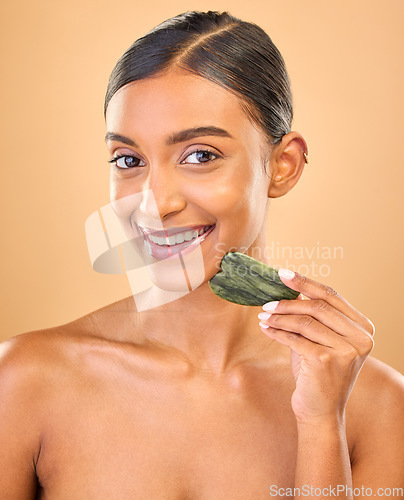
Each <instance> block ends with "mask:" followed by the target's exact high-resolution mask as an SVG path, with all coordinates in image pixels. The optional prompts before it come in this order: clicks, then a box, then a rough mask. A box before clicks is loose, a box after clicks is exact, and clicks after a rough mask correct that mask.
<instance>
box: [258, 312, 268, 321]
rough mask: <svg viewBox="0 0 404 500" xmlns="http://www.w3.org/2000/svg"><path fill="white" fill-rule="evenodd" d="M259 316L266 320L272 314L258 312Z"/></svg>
mask: <svg viewBox="0 0 404 500" xmlns="http://www.w3.org/2000/svg"><path fill="white" fill-rule="evenodd" d="M258 317H259V319H263V320H264V321H265V320H267V319H268V318H270V317H271V315H270V314H268V313H259V314H258Z"/></svg>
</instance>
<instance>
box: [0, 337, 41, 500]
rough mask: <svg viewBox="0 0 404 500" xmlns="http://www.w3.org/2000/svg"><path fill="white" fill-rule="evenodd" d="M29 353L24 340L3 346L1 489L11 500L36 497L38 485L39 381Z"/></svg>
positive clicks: (0, 358)
mask: <svg viewBox="0 0 404 500" xmlns="http://www.w3.org/2000/svg"><path fill="white" fill-rule="evenodd" d="M27 354H28V353H27V352H26V346H25V345H24V341H23V340H20V339H11V340H9V341H6V342H4V343H2V344H1V345H0V492H2V494H6V495H7V496H6V497H3V498H7V499H9V500H14V499H15V500H17V499H24V500H27V499H29V498H35V493H36V487H37V479H36V474H35V463H36V460H37V458H38V455H39V450H40V434H39V418H38V417H39V411H38V410H39V405H38V396H39V395H38V391H37V387H36V386H37V382H38V380H37V367H36V366H35V363H32V362H30V359H29V356H27ZM27 358H28V359H27Z"/></svg>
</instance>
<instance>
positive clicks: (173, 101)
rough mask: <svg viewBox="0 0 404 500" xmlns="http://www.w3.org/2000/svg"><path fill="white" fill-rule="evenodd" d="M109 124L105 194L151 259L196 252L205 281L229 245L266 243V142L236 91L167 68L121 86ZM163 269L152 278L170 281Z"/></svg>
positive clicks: (166, 285)
mask: <svg viewBox="0 0 404 500" xmlns="http://www.w3.org/2000/svg"><path fill="white" fill-rule="evenodd" d="M106 124H107V131H108V132H107V145H108V150H109V152H110V155H111V159H114V158H115V159H116V158H119V159H118V160H116V162H114V163H112V164H111V201H112V202H113V203H114V202H115V206H116V207H118V208H117V212H119V214H118V215H119V217H120V218H121V220H122V221H124V223H125V224H126V228H127V229H128V228H130V229H129V230H130V231H131V232H132V234H133V236H135V237H136V236H141V239H140V241H141V243H140V245H141V246H142V252H144V255H147V258H148V261H149V262H153V263H158V262H159V261H160V264H162V265H166V264H168V262H169V261H172V262H174V260H176V261H177V263H178V261H179V259H178V256H179V254H180V255H181V257H184V258H187V256H188V257H189V256H191V255H192V253H193V251H198V252H201V255H202V257H203V266H204V277H203V278H204V281H205V282H206V281H207V280H209V279H210V278H211V277H212V276H213V275H214V274H216V273H217V271H218V269H219V266H220V261H221V259H222V257H223V255H224V254H225V253H226V252H228V251H236V250H240V249H243V250H245V248H248V250H247V252H246V253H247V254H249V255H253V252H254V250H253V249H254V247H256V246H262V245H265V218H266V211H267V210H266V209H267V204H268V187H269V183H270V179H269V177H268V175H266V174H265V172H264V169H263V159H262V158H263V154H264V151H265V148H268V144H269V141H268V139H267V138H266V137H265V136H264V134H263V132H261V131H260V130H259V129H258V128H257V127H256V126H255V125H253V124H252V122H251V121H250V120H249V118H248V117H247V116H246V114H245V112H243V110H242V108H241V106H240V100H239V99H238V98H237V97H236V96H235V95H233V94H232V93H230V92H229V91H227V90H225V89H223V88H222V87H220V86H218V85H216V84H214V83H212V82H210V81H208V80H206V79H203V78H201V77H198V76H194V75H192V74H191V73H189V72H185V71H179V70H171V71H169V72H168V73H166V74H165V75H163V76H158V77H155V78H147V79H144V80H140V81H136V82H131V83H129V84H127V85H125V86H124V87H122V88H121V89H120V90H119V91H118V92H116V93H115V95H114V96H113V97H112V99H111V101H110V103H109V105H108V109H107V113H106ZM135 199H136V200H137V201H136V202H135V203H132V202H128V203H125V200H135ZM120 200H122V201H120ZM153 232H154V234H153ZM202 233H204V234H202ZM195 237H196V238H195ZM138 241H139V239H138ZM167 243H168V244H167ZM138 244H139V243H138ZM180 252H181V253H180ZM167 257H170V258H169V259H167ZM160 269H161V270H163V267H160ZM164 269H165V271H166V272H159V276H158V277H156V276H155V277H154V278H155V279H156V280H157V281H158V282H159V283H160V285H161V287H162V288H165V289H170V287H174V288H175V286H176V285H175V281H176V280H175V276H174V275H173V273H172V272H170V270H169V267H168V266H167V265H166V267H165V268H164ZM153 281H154V279H153Z"/></svg>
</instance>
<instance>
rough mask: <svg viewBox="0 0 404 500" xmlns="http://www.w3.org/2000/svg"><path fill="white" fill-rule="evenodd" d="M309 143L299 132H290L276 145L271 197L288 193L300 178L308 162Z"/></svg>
mask: <svg viewBox="0 0 404 500" xmlns="http://www.w3.org/2000/svg"><path fill="white" fill-rule="evenodd" d="M307 155H308V150H307V144H306V141H305V140H304V138H303V137H302V135H300V134H299V133H298V132H289V133H288V134H286V135H284V136H283V138H282V141H281V142H280V143H279V144H278V145H276V146H275V147H274V149H273V150H272V154H271V158H270V172H271V182H270V184H269V188H268V197H269V198H279V197H280V196H283V195H285V194H286V193H288V192H289V191H290V190H291V189H292V188H293V186H294V185H295V184H296V183H297V181H298V180H299V179H300V176H301V175H302V173H303V169H304V166H305V165H306V164H307V163H308V156H307Z"/></svg>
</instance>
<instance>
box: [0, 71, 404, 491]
mask: <svg viewBox="0 0 404 500" xmlns="http://www.w3.org/2000/svg"><path fill="white" fill-rule="evenodd" d="M201 103H203V104H201ZM201 125H204V126H207V125H214V126H216V127H220V128H222V129H225V130H227V131H229V132H230V134H231V136H232V137H233V138H232V139H231V138H228V137H223V136H204V137H197V138H192V139H188V140H187V141H185V142H181V143H177V144H174V145H171V146H168V145H166V143H165V141H166V138H167V137H168V136H169V135H170V134H172V133H173V132H176V131H180V130H184V129H189V128H192V127H195V126H201ZM107 129H108V131H112V132H114V133H119V134H121V135H122V136H124V137H127V138H130V139H131V140H132V141H134V142H136V143H137V145H138V146H137V147H133V146H129V145H128V144H124V143H123V142H120V141H109V143H108V148H109V151H110V153H111V155H116V154H127V155H133V156H136V157H139V159H141V160H142V162H143V163H142V166H141V167H138V168H137V170H136V171H135V170H130V171H125V172H124V171H119V170H116V169H114V168H113V169H112V174H111V188H112V189H111V198H112V200H118V199H121V198H123V197H124V196H127V195H128V194H131V193H133V192H142V190H145V189H152V190H153V193H154V196H155V199H156V201H157V205H158V206H157V209H158V214H156V213H153V206H152V205H151V204H150V205H148V203H147V200H145V202H144V204H143V205H142V209H141V215H142V217H143V220H142V221H143V222H144V221H145V220H147V219H149V220H156V219H157V218H158V217H160V218H161V221H162V222H163V224H164V225H165V227H174V226H175V227H185V226H189V225H205V224H215V229H214V231H213V232H212V233H211V235H210V236H209V237H208V238H207V239H206V240H205V241H203V242H202V244H201V249H202V252H203V259H204V264H205V281H204V283H203V284H202V285H201V286H199V287H198V288H197V289H195V290H194V291H192V292H191V293H189V294H187V295H185V296H184V297H182V298H180V299H178V300H176V301H174V302H171V303H168V304H165V305H161V306H158V307H155V308H153V309H150V310H146V311H142V312H137V310H136V305H135V302H134V300H133V297H129V298H127V299H125V300H122V301H120V302H117V303H115V304H112V305H110V306H108V307H106V308H103V309H101V310H99V311H96V312H94V313H92V314H89V315H88V316H85V317H84V318H81V319H79V320H77V321H75V322H72V323H69V324H67V325H63V326H60V327H57V328H54V329H50V330H46V331H38V332H31V333H28V334H25V335H21V336H18V337H15V338H14V339H11V340H10V341H7V342H5V343H3V345H2V351H1V352H2V361H1V366H0V397H1V401H2V404H1V407H0V423H1V425H0V442H1V447H0V463H1V470H2V474H1V475H0V491H1V492H7V494H6V497H4V498H7V499H28V498H35V497H37V498H41V499H46V498H51V499H58V500H59V499H71V498H75V499H86V500H87V499H98V498H119V499H134V498H139V499H140V498H142V499H144V498H147V499H149V498H150V499H167V500H171V499H173V500H185V499H189V500H199V499H201V500H202V499H203V500H205V499H206V500H222V499H232V500H238V499H240V500H246V499H251V500H253V499H254V500H258V499H261V498H262V499H267V498H269V497H271V496H270V491H271V490H270V487H271V485H274V486H275V487H276V489H280V488H293V487H300V486H302V485H305V484H306V485H312V486H315V487H322V488H324V487H327V486H336V485H337V484H346V485H347V486H349V485H351V486H355V487H359V488H360V487H361V486H364V487H366V488H373V492H374V493H375V492H376V491H377V488H386V487H388V488H394V487H402V486H403V476H402V470H403V467H402V463H403V453H402V444H403V438H404V436H403V429H402V427H403V426H402V421H403V416H404V407H403V406H404V405H403V399H404V398H403V393H404V389H403V387H404V385H403V379H402V377H401V375H400V374H398V373H397V372H396V371H395V370H393V369H392V368H389V367H388V366H386V365H384V364H383V363H381V362H379V361H377V360H375V359H373V358H370V357H368V354H369V352H370V350H371V348H372V345H373V341H372V336H373V333H374V332H373V325H372V324H371V322H370V321H369V320H368V319H367V318H365V317H364V316H363V315H362V314H361V313H360V312H359V311H357V310H356V309H355V308H354V307H353V306H351V305H350V304H349V303H348V302H346V301H345V299H343V298H342V297H341V296H340V295H338V294H336V293H334V292H333V291H332V290H331V289H329V288H328V287H325V286H324V285H322V284H321V283H316V282H314V281H311V280H308V279H306V278H304V277H301V276H300V275H296V276H295V277H294V278H293V279H292V280H285V283H287V284H288V285H289V286H290V287H291V288H294V289H295V290H298V291H299V292H300V293H301V295H300V296H299V298H298V299H296V300H293V301H281V302H280V303H279V304H278V307H277V308H276V312H274V314H272V316H271V317H269V318H267V319H264V320H262V322H263V324H264V326H268V328H265V327H264V326H263V327H260V326H259V324H258V322H259V319H258V318H257V315H258V314H259V313H261V312H262V309H261V308H259V307H245V306H239V305H236V304H231V303H229V302H226V301H223V300H222V299H220V298H218V297H216V296H215V295H214V294H213V293H212V292H211V291H210V289H209V287H208V285H207V280H208V279H210V278H211V277H212V276H213V275H214V274H215V273H216V271H217V264H218V262H220V258H221V255H222V254H220V252H219V251H218V248H219V247H218V245H219V244H220V249H221V250H225V251H230V250H236V249H239V248H248V251H247V252H246V253H248V254H250V255H257V252H258V251H259V250H261V255H264V252H263V250H264V248H265V245H266V208H267V204H268V199H269V198H275V197H277V196H282V195H284V194H286V193H287V192H288V191H289V190H290V189H291V188H292V187H293V186H294V185H295V184H296V182H297V181H298V179H299V177H300V175H301V172H302V169H303V166H304V160H303V155H302V151H305V150H306V145H305V142H304V139H303V138H302V137H301V136H300V135H299V134H297V133H296V132H293V133H290V134H288V135H287V136H285V137H284V139H283V141H282V143H281V144H279V145H278V146H275V147H273V146H270V147H269V146H267V144H268V143H267V141H266V139H265V137H264V136H263V134H262V132H260V130H258V128H257V127H255V126H254V125H253V124H252V123H251V122H250V121H249V120H248V118H247V117H246V115H244V113H243V112H242V110H241V109H240V106H239V103H238V100H237V98H236V97H235V96H233V95H231V94H230V93H228V92H227V91H225V90H223V89H221V88H219V87H217V86H215V85H214V84H212V83H210V82H207V81H206V80H203V79H200V78H196V77H193V76H191V75H188V74H184V73H178V72H170V73H168V74H167V75H165V76H160V77H158V78H155V79H152V80H147V81H146V80H144V81H140V82H136V83H134V84H129V85H127V86H126V87H125V88H123V89H121V91H118V92H117V94H116V95H115V96H114V97H113V98H112V100H111V102H110V105H109V108H108V113H107ZM195 146H198V147H195ZM202 146H204V147H206V146H209V150H210V151H211V152H213V154H214V155H215V154H216V153H217V157H216V158H215V159H211V160H210V161H209V162H206V163H202V162H201V163H196V162H195V154H194V156H190V155H192V154H193V153H194V152H195V150H196V149H201V147H202ZM266 147H269V149H268V151H266V150H265V148H266ZM263 151H265V152H266V153H268V154H267V157H268V158H269V163H268V165H267V167H268V169H269V172H270V176H269V177H268V176H267V175H266V174H265V173H264V172H263V170H262V158H263V154H262V153H263ZM185 158H187V161H186V162H185V163H182V162H183V160H184V159H185ZM128 215H129V214H128ZM235 220H236V221H237V224H235V223H234V222H235ZM262 260H265V259H262ZM268 263H269V262H268ZM156 279H157V280H158V277H157V278H156ZM301 299H303V300H301ZM365 360H366V361H365ZM272 491H275V490H274V489H272ZM272 496H274V495H272ZM280 496H281V495H280ZM280 496H279V497H280ZM357 497H358V498H361V497H362V496H361V495H358V496H357ZM295 498H299V496H298V495H295ZM316 498H322V497H321V496H316ZM339 498H352V496H350V495H349V494H347V495H345V494H341V495H340V497H339ZM363 498H365V496H363Z"/></svg>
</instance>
